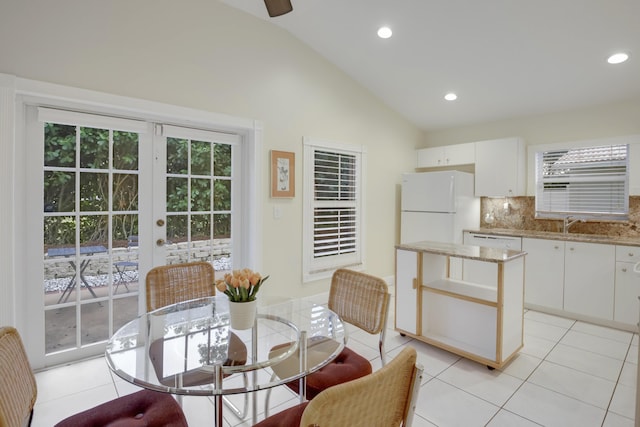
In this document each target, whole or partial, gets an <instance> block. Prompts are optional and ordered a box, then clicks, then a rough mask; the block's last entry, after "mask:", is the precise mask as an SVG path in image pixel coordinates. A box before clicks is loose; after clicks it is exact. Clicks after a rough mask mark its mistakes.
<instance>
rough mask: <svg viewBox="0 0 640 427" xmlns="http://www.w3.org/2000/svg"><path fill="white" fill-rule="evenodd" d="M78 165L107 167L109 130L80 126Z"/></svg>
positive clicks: (93, 167)
mask: <svg viewBox="0 0 640 427" xmlns="http://www.w3.org/2000/svg"><path fill="white" fill-rule="evenodd" d="M80 167H81V168H88V169H106V168H108V167H109V131H108V130H107V129H93V128H86V127H83V128H80Z"/></svg>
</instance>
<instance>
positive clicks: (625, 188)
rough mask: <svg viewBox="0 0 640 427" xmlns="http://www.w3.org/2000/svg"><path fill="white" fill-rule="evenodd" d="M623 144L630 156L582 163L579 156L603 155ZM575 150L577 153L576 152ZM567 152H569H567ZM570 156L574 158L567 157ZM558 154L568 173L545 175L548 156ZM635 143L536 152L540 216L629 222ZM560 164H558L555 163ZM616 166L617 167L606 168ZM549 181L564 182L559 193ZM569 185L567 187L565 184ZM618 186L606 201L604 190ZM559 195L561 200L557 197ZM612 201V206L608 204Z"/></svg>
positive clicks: (536, 180) (538, 212)
mask: <svg viewBox="0 0 640 427" xmlns="http://www.w3.org/2000/svg"><path fill="white" fill-rule="evenodd" d="M614 147H621V148H622V147H623V148H624V149H625V150H626V157H625V158H624V159H623V160H610V161H607V162H605V161H604V160H603V161H602V163H595V162H594V163H592V164H591V165H589V164H587V162H582V163H581V162H580V161H579V158H577V157H578V156H580V155H582V156H585V157H589V156H600V157H601V156H602V152H603V151H606V150H607V149H608V148H612V149H615V148H614ZM572 151H573V153H572ZM563 152H566V153H565V154H563ZM567 156H570V157H567ZM554 157H557V162H562V163H561V165H562V164H565V165H566V172H567V175H562V174H560V175H556V176H555V177H552V178H549V177H545V176H544V173H543V172H544V165H545V158H551V159H553V158H554ZM630 157H631V145H630V144H628V143H627V144H625V143H616V144H602V145H599V146H598V145H596V146H594V145H588V146H572V147H568V148H552V149H548V150H540V151H536V153H535V190H536V207H535V208H536V218H547V219H560V218H566V217H569V216H571V217H574V218H579V219H584V220H587V219H596V220H613V221H615V220H618V221H625V220H627V219H628V217H629V182H630V168H629V165H630ZM554 165H555V167H557V165H558V163H554ZM603 166H605V167H609V168H610V167H611V166H615V167H616V168H617V170H612V169H609V170H605V169H603ZM548 184H554V185H560V186H561V188H559V189H558V190H557V196H554V191H552V190H550V189H549V188H547V187H546V185H548ZM565 185H566V188H565V187H564V186H565ZM572 186H573V187H575V188H576V190H574V191H578V193H576V194H577V197H576V198H574V199H573V201H574V202H573V203H571V201H572V197H571V187H572ZM605 186H608V188H610V189H614V194H615V192H617V193H618V199H617V200H616V198H615V197H613V198H611V200H609V201H607V203H606V204H603V203H602V202H603V201H604V199H603V197H602V194H603V193H602V191H603V189H605V188H607V187H605ZM553 198H556V199H557V200H555V201H554V200H553ZM607 204H608V205H607Z"/></svg>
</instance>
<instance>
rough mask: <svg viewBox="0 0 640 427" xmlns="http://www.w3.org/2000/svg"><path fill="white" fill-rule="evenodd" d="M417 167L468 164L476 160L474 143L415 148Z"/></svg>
mask: <svg viewBox="0 0 640 427" xmlns="http://www.w3.org/2000/svg"><path fill="white" fill-rule="evenodd" d="M417 153H418V164H417V166H416V167H418V168H435V167H441V166H457V165H470V164H473V163H474V162H475V160H476V146H475V143H473V142H469V143H466V144H455V145H445V146H441V147H430V148H422V149H420V150H417Z"/></svg>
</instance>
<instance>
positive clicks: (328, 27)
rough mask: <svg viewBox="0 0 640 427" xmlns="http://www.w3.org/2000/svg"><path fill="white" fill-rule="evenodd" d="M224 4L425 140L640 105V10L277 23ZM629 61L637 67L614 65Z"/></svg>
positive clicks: (471, 2)
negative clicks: (300, 46) (334, 71)
mask: <svg viewBox="0 0 640 427" xmlns="http://www.w3.org/2000/svg"><path fill="white" fill-rule="evenodd" d="M222 1H223V2H224V3H226V4H228V5H229V6H232V7H236V8H238V9H240V10H243V11H245V12H247V13H250V14H252V15H255V16H256V17H259V18H261V19H265V20H267V21H268V22H269V23H271V24H273V25H277V26H280V27H282V28H283V29H285V30H287V31H288V32H290V33H291V34H292V35H293V36H294V37H297V38H298V39H300V40H301V41H303V42H304V43H306V44H307V45H309V46H310V47H311V48H312V49H314V50H316V51H317V52H318V53H319V54H320V55H322V56H324V57H325V58H327V59H328V60H329V61H331V62H332V63H334V64H335V65H336V66H337V67H339V68H340V69H342V70H343V71H344V72H345V73H347V74H348V75H350V76H351V77H352V78H353V79H354V80H356V81H357V82H359V83H360V84H362V85H363V86H365V87H366V88H368V89H369V90H370V91H371V92H373V93H374V94H376V95H377V96H378V97H379V98H380V99H382V100H383V101H384V102H385V103H386V104H387V105H389V106H390V107H391V108H393V109H394V110H396V111H398V112H399V113H400V114H402V115H403V116H405V117H406V118H407V119H408V120H410V121H411V122H413V123H415V124H416V125H417V126H419V127H421V128H422V129H425V130H435V129H443V128H449V127H456V126H464V125H470V124H475V123H481V122H489V121H494V120H501V119H506V118H513V117H521V116H531V115H538V114H547V113H552V112H558V111H566V110H573V109H577V108H582V107H589V106H594V105H600V104H607V103H611V102H617V101H622V100H627V99H637V98H640V23H639V22H640V21H639V19H640V1H639V0H535V1H532V0H528V1H524V0H291V2H292V4H293V11H292V12H290V13H287V14H285V15H282V16H279V17H276V18H270V17H269V16H268V14H267V11H266V8H265V5H264V2H263V0H222ZM381 26H388V27H389V28H390V29H391V30H392V32H393V35H392V37H390V38H388V39H381V38H379V37H378V36H377V34H376V32H377V30H378V28H379V27H381ZM619 51H624V52H626V53H629V54H630V58H629V60H628V61H626V62H625V63H622V64H618V65H610V64H608V63H607V57H608V56H609V55H611V54H612V53H615V52H619ZM449 92H455V93H456V94H457V96H458V98H457V99H456V100H455V101H446V100H445V99H444V96H445V94H447V93H449Z"/></svg>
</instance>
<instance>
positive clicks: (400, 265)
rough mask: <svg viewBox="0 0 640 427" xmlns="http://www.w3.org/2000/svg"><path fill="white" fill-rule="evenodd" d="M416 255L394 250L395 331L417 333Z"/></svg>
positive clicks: (410, 252)
mask: <svg viewBox="0 0 640 427" xmlns="http://www.w3.org/2000/svg"><path fill="white" fill-rule="evenodd" d="M418 255H419V254H418V253H416V252H412V251H404V250H400V249H398V250H396V295H395V299H396V310H395V311H396V313H395V314H396V322H395V325H396V329H400V330H403V331H406V332H409V333H412V334H415V333H417V324H418V311H417V305H418V290H417V288H416V287H415V285H416V283H417V277H418Z"/></svg>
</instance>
